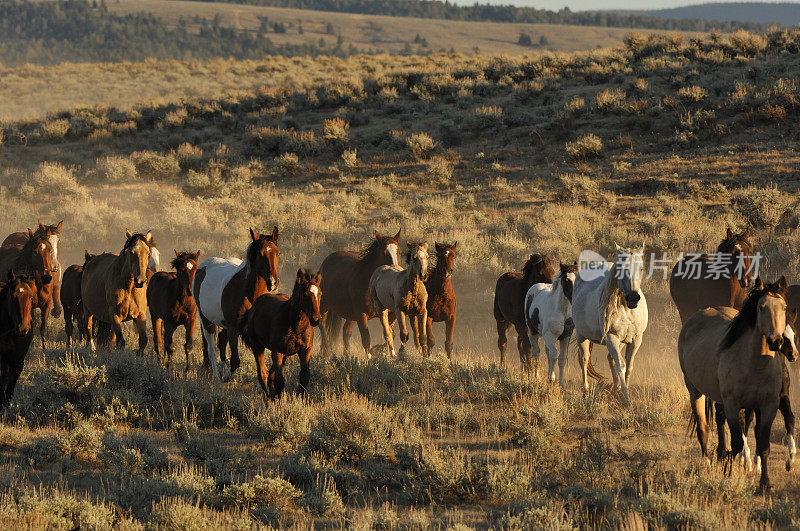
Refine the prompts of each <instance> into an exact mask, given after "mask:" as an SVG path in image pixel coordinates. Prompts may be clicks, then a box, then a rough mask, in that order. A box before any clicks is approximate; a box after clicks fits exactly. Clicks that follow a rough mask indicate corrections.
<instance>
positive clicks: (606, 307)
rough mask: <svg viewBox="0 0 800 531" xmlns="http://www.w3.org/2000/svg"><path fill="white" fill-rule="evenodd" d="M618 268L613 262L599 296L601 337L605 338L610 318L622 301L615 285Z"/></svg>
mask: <svg viewBox="0 0 800 531" xmlns="http://www.w3.org/2000/svg"><path fill="white" fill-rule="evenodd" d="M618 267H619V264H618V261H617V260H614V263H613V264H612V265H611V269H609V270H608V276H607V277H606V283H605V285H604V286H603V292H602V293H601V295H600V308H601V309H602V310H603V336H604V337H605V335H606V333H607V332H608V326H609V323H610V322H611V318H612V317H613V316H614V313H615V312H616V306H617V304H618V303H619V302H620V301H621V299H622V292H621V291H620V289H619V286H618V285H617V282H616V280H617V269H618Z"/></svg>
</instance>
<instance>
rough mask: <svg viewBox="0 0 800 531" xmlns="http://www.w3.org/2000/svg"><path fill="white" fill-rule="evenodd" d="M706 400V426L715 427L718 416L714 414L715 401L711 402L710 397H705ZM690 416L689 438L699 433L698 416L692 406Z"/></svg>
mask: <svg viewBox="0 0 800 531" xmlns="http://www.w3.org/2000/svg"><path fill="white" fill-rule="evenodd" d="M705 399H706V406H705V410H706V425H707V426H708V427H709V429H710V428H713V427H714V422H715V419H716V415H715V414H714V401H713V400H711V399H710V398H709V397H708V396H706V397H705ZM689 409H690V412H689V413H690V414H689V427H688V431H689V436H690V437H691V436H692V435H694V434H695V433H697V420H698V419H697V414H696V413H695V411H694V408H693V407H692V406H691V405H690V406H689Z"/></svg>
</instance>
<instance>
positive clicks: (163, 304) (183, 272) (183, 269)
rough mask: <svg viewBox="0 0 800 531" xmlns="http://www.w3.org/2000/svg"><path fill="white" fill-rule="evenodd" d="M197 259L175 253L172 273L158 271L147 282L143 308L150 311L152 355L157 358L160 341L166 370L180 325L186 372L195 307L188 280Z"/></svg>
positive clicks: (195, 312) (195, 256)
mask: <svg viewBox="0 0 800 531" xmlns="http://www.w3.org/2000/svg"><path fill="white" fill-rule="evenodd" d="M199 257H200V251H197V252H196V253H188V252H182V253H179V252H178V251H175V258H174V259H173V260H172V267H174V268H175V272H174V273H171V272H166V271H160V272H158V273H155V274H154V275H153V276H151V277H150V280H149V281H148V282H147V307H148V308H150V320H151V322H152V323H153V346H154V348H155V350H156V356H158V357H160V353H159V351H160V349H161V344H162V342H163V343H164V349H165V351H166V355H167V368H169V366H170V365H171V363H172V336H173V334H174V333H175V329H176V328H178V327H179V326H183V327H184V329H185V330H186V341H185V342H184V344H183V351H184V352H185V353H186V372H187V373H188V372H189V352H190V351H191V350H192V342H193V341H194V323H195V321H196V320H197V306H196V305H195V303H194V298H193V297H192V280H194V274H195V272H196V271H197V259H198V258H199ZM162 327H163V331H162ZM162 332H163V334H162ZM162 337H163V341H162Z"/></svg>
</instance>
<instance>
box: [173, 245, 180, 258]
mask: <svg viewBox="0 0 800 531" xmlns="http://www.w3.org/2000/svg"><path fill="white" fill-rule="evenodd" d="M172 250H173V251H175V257H176V258H177V257H179V256H180V253H178V250H177V249H176V248H174V247H173V248H172Z"/></svg>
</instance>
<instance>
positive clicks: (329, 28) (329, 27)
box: [325, 22, 336, 35]
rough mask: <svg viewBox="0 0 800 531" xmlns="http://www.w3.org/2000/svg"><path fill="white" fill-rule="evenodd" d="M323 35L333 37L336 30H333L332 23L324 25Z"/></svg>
mask: <svg viewBox="0 0 800 531" xmlns="http://www.w3.org/2000/svg"><path fill="white" fill-rule="evenodd" d="M325 33H327V34H328V35H333V34H334V33H336V30H335V29H334V27H333V23H332V22H328V23H327V24H326V25H325Z"/></svg>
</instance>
